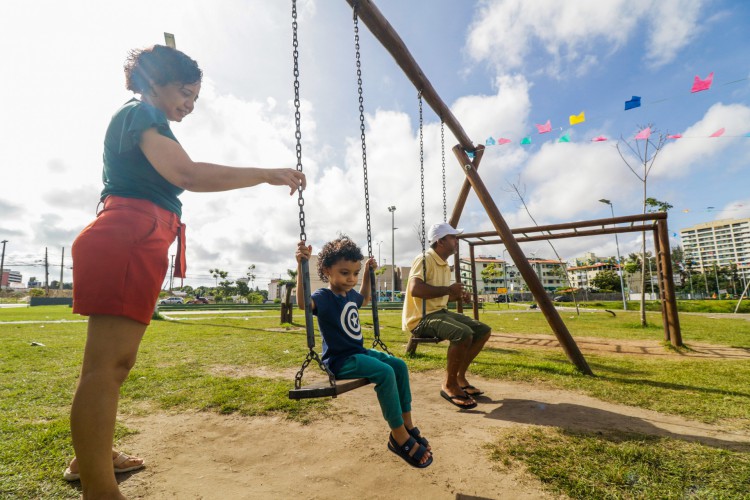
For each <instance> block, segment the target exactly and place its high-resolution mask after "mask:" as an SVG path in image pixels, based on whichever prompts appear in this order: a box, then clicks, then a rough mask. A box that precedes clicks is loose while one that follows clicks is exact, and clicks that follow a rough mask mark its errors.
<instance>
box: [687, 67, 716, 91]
mask: <svg viewBox="0 0 750 500" xmlns="http://www.w3.org/2000/svg"><path fill="white" fill-rule="evenodd" d="M713 81H714V72H713V71H712V72H711V73H709V74H708V76H707V77H706V79H705V80H701V77H700V76H697V75H696V77H695V79H694V80H693V88H692V89H690V92H700V91H701V90H708V89H710V88H711V84H712V83H713Z"/></svg>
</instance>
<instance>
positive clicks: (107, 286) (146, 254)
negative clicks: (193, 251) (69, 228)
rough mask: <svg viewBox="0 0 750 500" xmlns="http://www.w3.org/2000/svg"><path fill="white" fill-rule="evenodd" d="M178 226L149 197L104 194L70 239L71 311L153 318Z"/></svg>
mask: <svg viewBox="0 0 750 500" xmlns="http://www.w3.org/2000/svg"><path fill="white" fill-rule="evenodd" d="M180 226H181V224H180V219H179V217H177V214H175V213H173V212H170V211H169V210H166V209H164V208H161V207H159V206H158V205H156V204H154V203H152V202H150V201H148V200H142V199H135V198H122V197H119V196H108V197H107V199H106V200H104V209H103V210H102V211H101V212H99V214H98V215H97V217H96V220H95V221H94V222H92V223H91V224H89V226H88V227H86V229H84V230H83V231H81V234H79V235H78V238H76V240H75V242H74V243H73V248H72V254H73V312H74V313H77V314H83V315H85V316H91V315H98V314H106V315H113V316H126V317H128V318H131V319H134V320H135V321H138V322H139V323H143V324H145V325H148V324H149V323H151V316H152V315H153V312H154V307H155V306H156V300H157V299H158V297H159V291H160V290H161V286H162V282H163V281H164V277H165V276H166V274H167V268H168V267H169V258H168V253H169V247H170V245H171V244H172V242H173V241H174V239H175V237H176V236H177V235H178V231H179V230H180Z"/></svg>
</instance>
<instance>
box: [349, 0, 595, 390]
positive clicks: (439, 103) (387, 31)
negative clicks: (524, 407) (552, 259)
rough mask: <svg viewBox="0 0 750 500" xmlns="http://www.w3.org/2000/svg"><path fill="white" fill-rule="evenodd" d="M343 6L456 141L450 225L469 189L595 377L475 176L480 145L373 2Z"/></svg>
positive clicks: (572, 355) (563, 338) (550, 318)
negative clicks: (460, 175) (457, 180)
mask: <svg viewBox="0 0 750 500" xmlns="http://www.w3.org/2000/svg"><path fill="white" fill-rule="evenodd" d="M346 1H347V3H348V4H349V5H350V6H351V7H352V8H353V9H355V15H357V16H358V17H359V19H360V20H361V21H362V22H363V23H364V24H365V25H366V26H367V28H368V29H369V30H370V32H372V34H373V35H374V36H375V38H376V39H377V40H378V41H379V42H380V43H381V45H383V47H384V48H385V49H386V50H387V51H388V52H389V53H390V54H391V56H393V58H394V59H395V60H396V63H397V64H398V65H399V67H401V69H402V70H403V72H404V74H405V75H406V76H407V78H409V80H410V81H411V82H412V84H413V85H414V87H415V88H416V89H417V91H419V92H421V94H422V99H423V100H424V102H426V103H427V104H428V105H429V106H430V107H431V108H432V109H433V111H435V113H436V114H437V115H438V116H439V117H440V119H441V120H442V121H443V123H445V126H447V127H448V128H449V129H450V131H451V132H452V133H453V135H454V136H455V137H456V139H457V140H458V144H457V145H456V146H454V147H453V153H454V155H455V156H456V159H457V160H458V163H459V165H460V166H461V168H462V169H463V172H464V174H465V175H466V180H465V181H464V183H463V186H462V187H461V191H460V192H459V196H458V199H457V201H456V204H455V207H454V209H453V213H452V214H451V218H450V221H449V222H450V224H451V225H452V226H453V227H456V225H457V224H458V221H459V219H460V218H461V212H462V211H463V208H464V205H465V204H466V199H467V197H468V195H469V190H470V189H473V190H474V192H475V193H476V195H477V197H478V198H479V201H480V202H481V203H482V206H483V207H484V209H485V211H486V212H487V215H488V216H489V218H490V220H491V221H492V225H493V226H494V227H495V231H496V234H498V235H499V236H500V237H501V238H502V240H503V241H504V244H505V247H506V249H507V250H508V253H509V254H510V256H511V259H513V262H514V263H515V265H516V268H517V269H518V270H519V272H520V273H521V276H523V279H524V281H525V282H526V284H527V285H528V287H529V289H530V290H531V293H532V294H533V295H534V298H535V300H536V302H537V304H539V308H540V309H541V311H542V313H543V314H544V316H545V318H546V319H547V322H548V323H549V325H550V327H551V328H552V331H553V332H554V333H555V336H556V337H557V340H558V341H559V342H560V345H561V346H562V348H563V350H564V351H565V354H566V355H567V356H568V358H569V359H570V360H571V362H573V364H575V366H576V367H577V368H578V369H579V370H580V371H581V372H582V373H584V374H586V375H593V372H592V371H591V368H590V367H589V365H588V363H587V362H586V359H585V358H584V357H583V354H581V351H580V349H579V348H578V345H577V344H576V343H575V341H574V340H573V337H572V336H571V335H570V332H569V331H568V328H567V326H566V325H565V323H564V322H563V320H562V318H561V317H560V314H559V313H558V312H557V310H556V309H555V306H554V304H553V303H552V300H551V299H550V298H549V296H548V295H547V293H546V292H545V290H544V287H543V286H542V283H541V281H540V280H539V277H538V276H537V275H536V273H535V272H534V270H533V269H532V267H531V264H529V262H528V260H527V259H526V257H525V255H524V253H523V251H522V250H521V247H520V246H519V245H518V242H517V241H516V240H515V238H514V236H513V233H512V231H511V229H510V227H509V226H508V224H507V223H506V222H505V219H504V218H503V216H502V214H501V213H500V210H499V209H498V208H497V205H496V204H495V201H494V200H493V199H492V196H491V195H490V193H489V191H488V190H487V187H486V186H485V185H484V182H483V181H482V179H481V178H480V177H479V174H477V168H478V167H479V163H480V162H481V160H482V156H483V154H484V146H482V145H476V146H475V145H474V143H473V142H472V141H471V139H469V136H468V135H467V134H466V132H465V131H464V129H463V127H462V126H461V124H460V123H459V121H458V120H457V119H456V117H455V116H454V115H453V112H451V110H450V108H449V107H448V106H447V105H446V104H445V103H444V102H443V100H442V99H441V98H440V96H439V95H438V93H437V92H436V91H435V89H434V87H433V86H432V84H431V83H430V81H429V80H428V79H427V77H426V76H425V74H424V73H423V72H422V69H421V68H420V67H419V65H418V64H417V62H416V61H415V60H414V57H413V56H412V55H411V53H410V52H409V49H408V48H407V47H406V44H404V42H403V40H402V39H401V37H400V36H399V35H398V33H397V32H396V30H394V29H393V27H392V26H391V25H390V23H389V22H388V20H387V19H385V17H383V14H381V12H380V11H379V10H378V8H377V7H376V6H375V4H374V3H373V2H372V1H371V0H346ZM467 152H473V156H474V157H473V158H472V159H470V158H469V156H468V154H467ZM456 267H458V266H456Z"/></svg>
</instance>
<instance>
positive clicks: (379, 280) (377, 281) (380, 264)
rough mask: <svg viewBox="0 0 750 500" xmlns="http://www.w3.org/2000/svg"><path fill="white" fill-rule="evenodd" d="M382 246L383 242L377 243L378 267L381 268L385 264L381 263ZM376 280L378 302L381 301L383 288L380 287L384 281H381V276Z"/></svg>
mask: <svg viewBox="0 0 750 500" xmlns="http://www.w3.org/2000/svg"><path fill="white" fill-rule="evenodd" d="M382 244H383V242H382V241H378V242H377V245H378V267H381V266H382V265H383V263H382V262H381V261H380V245H382ZM375 279H376V283H377V284H378V300H380V288H381V287H380V283H381V281H382V280H381V279H380V275H377V276H376V277H375Z"/></svg>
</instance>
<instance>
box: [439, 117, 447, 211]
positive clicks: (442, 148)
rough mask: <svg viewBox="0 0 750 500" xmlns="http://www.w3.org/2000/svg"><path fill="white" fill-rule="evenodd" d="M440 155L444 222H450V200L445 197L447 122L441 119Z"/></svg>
mask: <svg viewBox="0 0 750 500" xmlns="http://www.w3.org/2000/svg"><path fill="white" fill-rule="evenodd" d="M440 157H441V158H442V161H443V222H448V202H447V200H446V199H445V122H444V121H443V120H440Z"/></svg>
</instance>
